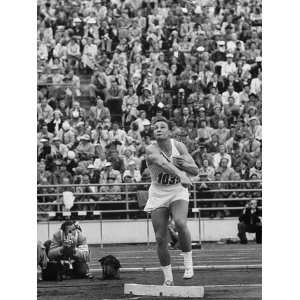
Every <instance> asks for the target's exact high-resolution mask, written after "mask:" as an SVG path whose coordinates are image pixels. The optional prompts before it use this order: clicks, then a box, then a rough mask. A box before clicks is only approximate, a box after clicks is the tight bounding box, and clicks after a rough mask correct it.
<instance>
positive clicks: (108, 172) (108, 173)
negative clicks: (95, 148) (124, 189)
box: [100, 162, 122, 184]
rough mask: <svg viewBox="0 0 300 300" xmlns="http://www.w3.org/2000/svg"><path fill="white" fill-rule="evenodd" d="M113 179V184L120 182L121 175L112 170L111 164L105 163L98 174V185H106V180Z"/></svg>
mask: <svg viewBox="0 0 300 300" xmlns="http://www.w3.org/2000/svg"><path fill="white" fill-rule="evenodd" d="M113 177H114V182H115V183H120V182H122V179H121V173H120V172H119V171H118V170H115V169H113V168H112V163H111V162H107V163H106V164H105V165H104V168H103V170H102V171H101V173H100V183H101V184H106V183H108V178H113Z"/></svg>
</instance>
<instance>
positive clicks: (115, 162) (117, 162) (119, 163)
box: [108, 150, 125, 174]
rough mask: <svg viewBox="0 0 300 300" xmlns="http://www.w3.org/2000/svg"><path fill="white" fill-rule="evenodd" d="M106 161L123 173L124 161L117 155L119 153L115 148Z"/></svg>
mask: <svg viewBox="0 0 300 300" xmlns="http://www.w3.org/2000/svg"><path fill="white" fill-rule="evenodd" d="M108 161H110V162H111V163H112V167H113V169H114V170H117V171H119V172H120V173H122V174H123V173H124V170H125V167H124V161H123V159H122V158H121V157H120V156H119V153H118V151H117V150H112V151H111V153H110V156H109V158H108Z"/></svg>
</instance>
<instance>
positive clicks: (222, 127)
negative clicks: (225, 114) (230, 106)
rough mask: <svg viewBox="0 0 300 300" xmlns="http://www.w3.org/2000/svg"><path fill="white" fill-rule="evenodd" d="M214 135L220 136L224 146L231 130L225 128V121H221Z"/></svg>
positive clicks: (219, 139)
mask: <svg viewBox="0 0 300 300" xmlns="http://www.w3.org/2000/svg"><path fill="white" fill-rule="evenodd" d="M214 133H215V134H216V135H217V136H218V141H219V143H220V144H224V143H225V142H226V141H227V140H228V139H229V129H228V128H226V127H225V124H224V121H223V120H219V122H218V128H217V129H216V130H214Z"/></svg>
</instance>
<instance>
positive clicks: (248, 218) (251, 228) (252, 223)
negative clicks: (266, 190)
mask: <svg viewBox="0 0 300 300" xmlns="http://www.w3.org/2000/svg"><path fill="white" fill-rule="evenodd" d="M260 217H261V210H260V209H259V208H258V207H257V201H256V200H251V201H250V202H249V203H247V204H246V206H245V208H244V210H243V213H242V215H241V216H240V217H239V221H240V222H239V224H238V237H239V238H240V241H241V244H247V243H248V240H247V237H246V232H254V233H255V234H256V243H257V244H261V242H262V224H261V219H260Z"/></svg>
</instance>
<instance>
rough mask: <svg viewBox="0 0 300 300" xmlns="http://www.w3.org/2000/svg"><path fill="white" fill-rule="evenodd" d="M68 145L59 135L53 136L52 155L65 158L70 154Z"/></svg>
mask: <svg viewBox="0 0 300 300" xmlns="http://www.w3.org/2000/svg"><path fill="white" fill-rule="evenodd" d="M68 151H69V149H68V147H67V146H66V145H64V144H62V143H61V140H60V138H59V137H58V136H56V137H55V138H53V145H52V146H51V156H52V157H54V158H57V159H65V158H67V156H68Z"/></svg>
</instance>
